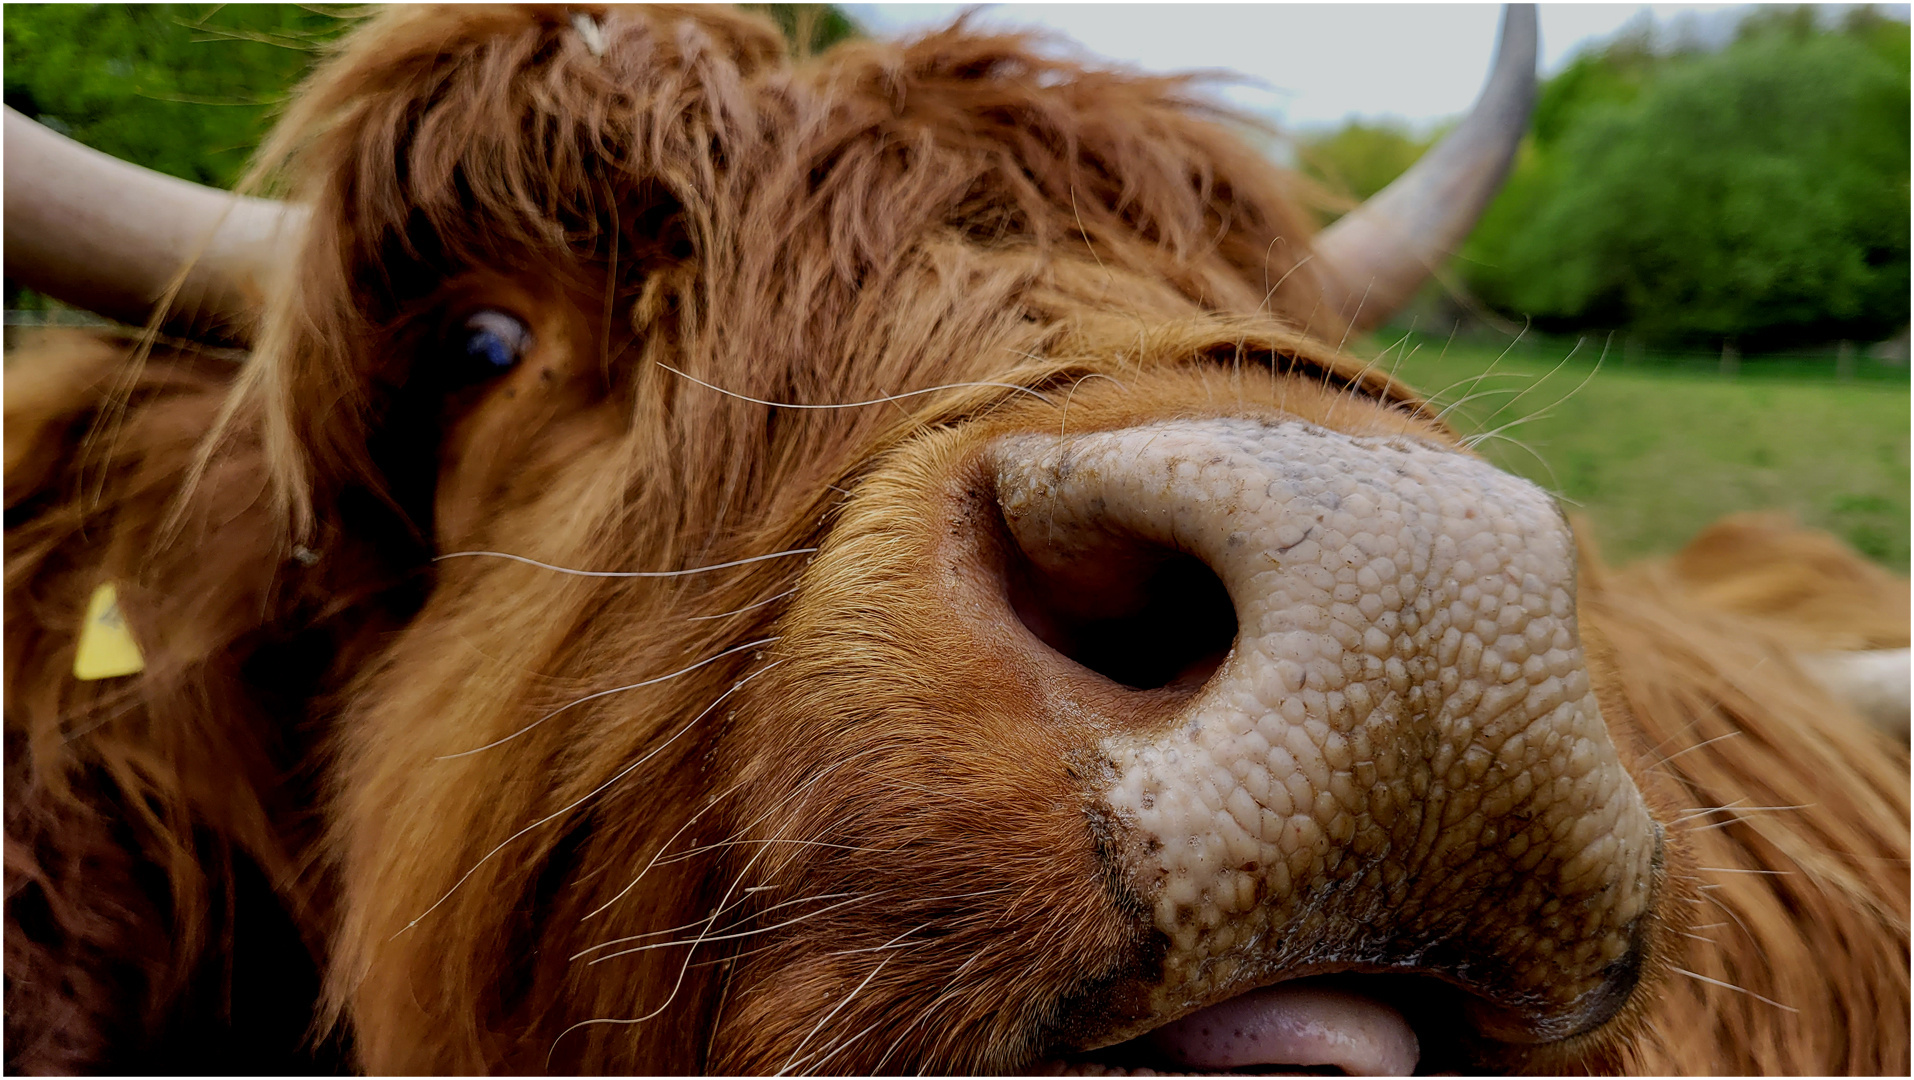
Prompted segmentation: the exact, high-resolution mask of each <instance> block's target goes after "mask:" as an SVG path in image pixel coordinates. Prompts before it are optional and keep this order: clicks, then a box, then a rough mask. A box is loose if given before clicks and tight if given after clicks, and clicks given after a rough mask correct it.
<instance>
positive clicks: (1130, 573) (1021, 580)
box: [1004, 530, 1236, 691]
mask: <svg viewBox="0 0 1914 1080" xmlns="http://www.w3.org/2000/svg"><path fill="white" fill-rule="evenodd" d="M1031 533H1034V535H1028V534H1027V535H1026V536H1025V537H1023V538H1019V539H1018V540H1008V541H1007V542H1006V543H1005V544H1004V548H1005V563H1006V565H1005V568H1004V585H1005V589H1006V592H1007V594H1008V597H1009V600H1010V606H1011V608H1012V610H1014V611H1015V612H1016V613H1017V618H1018V619H1020V620H1021V621H1022V622H1023V624H1024V626H1026V627H1028V628H1029V630H1030V632H1031V633H1033V634H1035V635H1036V636H1037V638H1038V639H1039V640H1041V641H1042V642H1043V643H1044V644H1046V645H1048V646H1050V647H1051V648H1052V649H1055V650H1056V651H1057V652H1058V653H1061V654H1062V655H1063V656H1065V657H1067V658H1069V659H1070V660H1073V661H1075V662H1076V663H1078V664H1081V665H1082V666H1084V667H1086V668H1089V669H1090V670H1091V671H1094V672H1096V673H1097V674H1099V675H1102V676H1103V677H1105V678H1107V679H1109V680H1111V681H1112V682H1116V683H1119V684H1121V685H1123V686H1127V687H1131V688H1132V689H1137V690H1155V689H1159V688H1169V689H1172V690H1185V691H1194V690H1195V689H1196V688H1198V687H1200V686H1202V685H1203V684H1204V683H1205V682H1207V681H1208V680H1209V677H1210V676H1211V675H1212V674H1214V673H1215V672H1216V670H1217V668H1219V667H1221V666H1222V663H1223V660H1224V658H1225V657H1227V656H1228V655H1229V650H1230V647H1231V645H1232V644H1234V643H1235V641H1236V607H1235V605H1234V604H1233V603H1232V602H1231V601H1230V596H1229V592H1228V590H1226V589H1225V588H1224V587H1223V583H1222V581H1221V580H1219V579H1218V578H1217V576H1216V574H1215V573H1214V572H1213V571H1211V570H1210V568H1209V567H1208V566H1205V565H1204V564H1203V563H1202V561H1201V560H1199V559H1196V558H1193V557H1192V556H1189V555H1186V554H1184V553H1182V552H1178V551H1174V550H1171V549H1167V548H1164V547H1161V546H1158V545H1156V544H1152V543H1149V542H1147V541H1144V540H1140V539H1137V538H1134V537H1128V536H1123V535H1118V534H1105V535H1102V536H1099V537H1098V538H1097V541H1096V542H1095V543H1093V544H1088V545H1086V544H1084V543H1083V536H1082V535H1081V534H1080V533H1078V534H1076V535H1073V536H1072V537H1071V538H1070V541H1071V542H1070V543H1068V544H1067V545H1066V544H1058V545H1055V546H1054V547H1044V546H1043V545H1042V544H1041V543H1040V542H1038V543H1033V541H1041V539H1042V530H1031ZM1020 541H1021V544H1027V545H1029V546H1032V547H1036V548H1038V550H1034V551H1032V550H1026V548H1025V547H1024V546H1021V545H1020Z"/></svg>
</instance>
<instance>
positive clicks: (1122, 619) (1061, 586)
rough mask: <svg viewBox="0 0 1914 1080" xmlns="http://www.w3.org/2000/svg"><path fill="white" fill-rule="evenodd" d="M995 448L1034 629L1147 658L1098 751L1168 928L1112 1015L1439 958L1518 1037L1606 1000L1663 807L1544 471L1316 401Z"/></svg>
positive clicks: (1564, 1028)
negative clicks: (1640, 764) (1621, 716)
mask: <svg viewBox="0 0 1914 1080" xmlns="http://www.w3.org/2000/svg"><path fill="white" fill-rule="evenodd" d="M986 459H987V460H986V472H987V473H988V475H989V476H990V477H991V478H992V479H993V481H994V486H995V499H996V502H997V505H998V507H999V509H1000V511H1001V516H1002V521H1003V523H1004V525H1005V526H1006V531H1007V533H1008V536H1009V538H1010V542H1011V543H1012V544H1014V547H1015V549H1016V551H1015V552H1014V553H1013V554H1012V557H1011V558H1010V560H1009V562H1010V564H1012V565H1011V569H1009V570H1008V571H1006V577H1007V579H1009V580H1008V584H1007V585H1006V589H1007V591H1008V593H1009V595H1010V598H1011V600H1012V601H1013V607H1014V609H1015V611H1016V612H1017V614H1018V617H1019V618H1020V619H1021V620H1022V621H1023V622H1024V624H1025V625H1026V626H1027V627H1029V629H1030V630H1031V631H1032V633H1031V635H1030V636H1029V638H1028V639H1027V640H1029V642H1030V645H1029V646H1028V647H1030V648H1034V649H1050V650H1054V651H1055V652H1058V653H1061V654H1062V655H1063V656H1064V657H1068V658H1070V660H1071V661H1072V662H1075V663H1077V664H1079V665H1080V666H1083V667H1087V668H1090V669H1092V670H1096V671H1100V672H1102V674H1103V675H1105V676H1107V677H1108V682H1109V683H1113V684H1120V686H1121V687H1124V688H1127V689H1120V688H1119V687H1118V686H1106V691H1103V692H1099V693H1097V694H1095V695H1091V696H1094V697H1095V698H1096V700H1095V701H1094V702H1091V703H1089V704H1087V705H1086V706H1085V707H1086V708H1091V709H1094V710H1096V711H1098V714H1099V715H1101V716H1105V717H1109V716H1112V715H1116V716H1117V718H1118V720H1119V721H1121V720H1122V717H1121V715H1120V714H1121V712H1122V705H1121V702H1122V701H1124V700H1128V699H1126V698H1125V697H1124V695H1125V694H1130V695H1133V697H1134V700H1135V701H1136V702H1137V703H1138V708H1137V711H1136V714H1135V717H1134V719H1133V720H1132V721H1131V722H1127V723H1126V722H1116V723H1110V724H1106V725H1105V726H1104V727H1102V728H1099V729H1098V730H1099V731H1100V732H1101V734H1100V735H1099V736H1098V737H1097V738H1096V741H1095V744H1094V746H1093V747H1090V748H1087V750H1086V754H1087V759H1088V763H1089V764H1088V767H1087V768H1086V769H1083V770H1081V772H1082V773H1083V775H1084V776H1085V781H1084V782H1085V794H1086V797H1087V798H1089V799H1092V800H1094V801H1095V803H1096V804H1097V805H1098V807H1099V808H1100V811H1101V812H1102V813H1104V814H1105V815H1107V818H1108V819H1109V820H1110V821H1112V822H1114V823H1115V824H1114V832H1115V834H1116V836H1117V838H1118V840H1117V850H1118V851H1119V855H1118V857H1117V861H1118V862H1120V864H1121V873H1122V874H1123V875H1125V878H1126V880H1127V882H1128V884H1129V887H1130V888H1131V889H1133V890H1134V893H1135V895H1137V896H1138V897H1140V898H1142V900H1143V901H1144V903H1145V905H1146V906H1147V908H1148V911H1149V918H1150V921H1151V922H1152V925H1153V927H1154V929H1155V930H1156V931H1158V932H1160V935H1161V939H1160V940H1161V942H1162V945H1163V947H1162V950H1161V960H1162V969H1161V977H1160V978H1159V979H1156V980H1155V982H1154V985H1153V986H1152V988H1151V989H1150V990H1149V994H1150V997H1151V1000H1150V1002H1149V1006H1148V1008H1145V1009H1139V1010H1137V1011H1136V1022H1135V1025H1134V1027H1133V1029H1132V1030H1125V1029H1123V1028H1122V1026H1121V1025H1119V1026H1118V1029H1117V1030H1115V1031H1112V1032H1111V1033H1110V1038H1112V1039H1116V1038H1121V1037H1126V1036H1127V1035H1129V1034H1134V1033H1135V1030H1140V1029H1141V1028H1143V1027H1148V1026H1151V1025H1153V1024H1156V1023H1160V1022H1161V1021H1162V1020H1163V1019H1164V1018H1166V1017H1175V1016H1182V1015H1186V1014H1189V1013H1191V1012H1192V1011H1195V1010H1199V1009H1203V1008H1206V1007H1212V1006H1215V1005H1217V1003H1219V1002H1221V1001H1223V1000H1224V999H1227V998H1231V997H1233V996H1235V995H1239V994H1243V993H1245V992H1247V991H1251V990H1254V989H1256V988H1258V987H1262V986H1266V985H1269V984H1272V983H1276V982H1280V981H1282V980H1284V979H1288V978H1293V977H1296V976H1304V975H1312V974H1317V973H1320V972H1325V971H1352V970H1354V971H1414V972H1423V973H1431V974H1434V975H1436V976H1438V977H1440V978H1442V979H1444V980H1446V981H1449V982H1452V983H1456V984H1459V985H1461V986H1463V987H1464V988H1466V989H1467V990H1469V991H1471V992H1472V993H1473V994H1474V995H1475V996H1476V998H1477V999H1478V1000H1480V1001H1481V1002H1483V1003H1484V1007H1483V1008H1482V1009H1481V1010H1480V1011H1479V1012H1478V1014H1477V1015H1476V1016H1475V1019H1476V1021H1477V1022H1478V1024H1479V1025H1480V1026H1482V1027H1483V1028H1484V1029H1485V1030H1486V1031H1487V1033H1488V1034H1490V1035H1492V1036H1494V1037H1496V1038H1499V1039H1504V1040H1508V1041H1518V1042H1543V1041H1548V1040H1552V1039H1557V1038H1562V1037H1566V1036H1569V1035H1572V1034H1576V1033H1579V1032H1582V1031H1586V1030H1588V1029H1590V1028H1592V1027H1593V1026H1595V1025H1598V1024H1599V1023H1600V1022H1602V1021H1603V1020H1605V1019H1607V1018H1608V1017H1609V1016H1610V1015H1612V1014H1613V1013H1614V1011H1615V1010H1616V1009H1617V1008H1618V1007H1619V1005H1620V1004H1621V1002H1622V1001H1623V1000H1625V999H1626V997H1627V993H1628V991H1629V990H1630V989H1631V988H1632V986H1633V982H1634V979H1635V977H1636V974H1637V972H1636V965H1637V964H1638V963H1639V959H1640V951H1641V941H1640V937H1641V934H1642V933H1643V922H1644V920H1643V916H1644V912H1645V911H1647V909H1648V908H1649V906H1650V903H1651V900H1652V897H1653V893H1654V890H1655V889H1656V888H1657V877H1658V874H1659V871H1658V865H1659V857H1660V830H1659V828H1658V826H1656V824H1655V823H1654V821H1653V820H1652V819H1651V817H1650V816H1649V814H1648V812H1647V809H1646V808H1645V806H1644V803H1643V800H1642V796H1641V794H1640V792H1639V791H1638V790H1637V788H1636V786H1635V784H1634V782H1633V781H1632V780H1631V778H1630V777H1629V776H1628V774H1627V773H1626V771H1625V770H1624V769H1623V767H1622V765H1621V763H1620V761H1619V760H1618V758H1617V754H1616V751H1615V749H1614V747H1613V745H1612V744H1611V743H1610V741H1609V737H1608V734H1607V731H1606V729H1605V727H1604V724H1603V719H1602V715H1601V712H1600V709H1599V708H1598V706H1597V702H1596V697H1595V694H1594V692H1593V690H1592V689H1591V686H1590V681H1589V675H1588V672H1587V670H1586V666H1585V662H1584V657H1583V649H1582V643H1581V640H1580V637H1579V635H1578V631H1577V626H1576V607H1575V551H1574V544H1573V540H1572V537H1571V534H1570V532H1569V529H1568V527H1567V526H1566V524H1565V523H1564V521H1563V519H1562V516H1561V514H1560V513H1559V511H1558V510H1557V508H1556V506H1555V504H1554V502H1553V501H1552V500H1551V499H1550V498H1549V497H1548V496H1547V495H1546V494H1544V493H1543V492H1542V491H1540V490H1538V489H1537V488H1536V487H1534V486H1533V485H1531V484H1529V483H1527V482H1526V481H1523V480H1520V479H1517V478H1515V477H1512V476H1509V475H1507V474H1505V473H1502V472H1499V471H1497V470H1495V469H1493V468H1491V467H1489V466H1488V465H1486V464H1485V463H1483V462H1481V461H1480V460H1478V459H1476V458H1474V457H1471V456H1469V455H1467V454H1464V453H1462V452H1459V451H1456V450H1454V449H1452V448H1448V447H1444V446H1437V445H1434V444H1430V443H1424V442H1421V441H1418V440H1415V439H1411V438H1404V437H1363V436H1352V435H1345V434H1341V433H1338V432H1334V431H1330V430H1326V429H1323V428H1320V427H1316V426H1313V425H1311V424H1308V423H1304V422H1301V421H1275V420H1258V419H1244V418H1211V419H1191V420H1170V421H1164V422H1160V423H1153V424H1149V425H1146V426H1142V427H1135V428H1128V429H1123V430H1116V431H1104V432H1093V433H1085V434H1073V435H1064V436H1057V435H1021V436H1014V437H1007V438H1003V439H1000V440H998V441H997V442H995V443H993V444H992V445H991V446H990V447H989V449H988V451H987V453H986ZM1041 643H1047V644H1041ZM1085 685H1089V684H1088V683H1086V684H1085ZM1112 702H1116V703H1118V704H1116V705H1112Z"/></svg>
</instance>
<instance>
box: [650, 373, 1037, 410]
mask: <svg viewBox="0 0 1914 1080" xmlns="http://www.w3.org/2000/svg"><path fill="white" fill-rule="evenodd" d="M658 366H659V367H661V368H664V369H665V370H666V371H669V372H671V373H672V374H673V375H677V376H679V377H680V378H685V379H690V380H691V381H692V382H694V383H697V384H698V385H699V386H702V387H704V388H705V389H707V390H715V391H717V392H718V393H720V394H723V395H724V396H726V397H733V398H737V399H738V400H739V401H748V402H750V403H752V404H753V405H769V406H771V407H772V408H774V409H861V408H863V407H864V406H866V405H883V404H887V403H889V402H893V401H902V400H904V399H905V398H914V397H922V396H923V395H925V394H935V393H937V392H939V391H941V390H961V389H964V388H966V387H973V386H994V387H996V388H997V389H999V390H1015V391H1016V392H1018V393H1020V394H1029V395H1030V396H1031V397H1033V398H1036V399H1037V400H1038V401H1041V402H1043V403H1044V404H1045V405H1054V404H1055V402H1053V401H1051V400H1050V399H1049V398H1047V397H1044V396H1043V395H1042V394H1039V393H1038V392H1036V391H1035V390H1032V389H1030V388H1029V387H1028V386H1018V385H1017V384H1016V383H1004V382H954V383H945V384H943V385H942V386H928V387H925V388H924V389H922V390H906V391H905V392H903V393H901V394H885V395H884V396H883V397H875V398H871V399H870V400H869V401H844V402H838V403H836V404H831V405H804V404H799V403H797V402H790V401H766V400H765V399H763V398H754V397H752V396H750V395H749V394H740V393H738V392H737V391H735V390H726V389H725V388H724V387H722V386H713V385H712V384H711V383H708V382H705V381H704V380H703V379H700V378H698V377H697V376H696V375H687V374H685V373H684V372H682V371H679V370H678V369H677V368H675V367H672V366H671V365H670V364H667V363H663V362H658Z"/></svg>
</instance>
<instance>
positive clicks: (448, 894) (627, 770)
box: [388, 660, 784, 940]
mask: <svg viewBox="0 0 1914 1080" xmlns="http://www.w3.org/2000/svg"><path fill="white" fill-rule="evenodd" d="M783 662H784V661H782V660H774V661H772V662H771V663H769V664H766V665H765V666H764V667H762V668H759V669H758V670H757V671H754V672H752V673H751V674H750V675H747V676H745V677H744V678H742V679H739V680H738V681H737V682H736V683H734V684H732V686H731V689H730V690H726V691H725V692H724V693H722V694H720V695H718V698H717V700H716V701H713V702H712V703H711V704H709V705H707V706H705V707H704V711H703V712H701V713H699V714H698V715H696V716H694V717H692V718H691V719H690V720H689V721H687V722H686V723H685V726H683V727H681V728H679V729H678V730H677V731H676V732H674V733H673V734H672V736H671V738H669V739H666V740H665V741H664V742H662V743H659V744H658V745H657V746H656V747H655V748H653V749H652V751H651V752H650V753H648V754H646V755H645V756H644V757H641V758H639V759H638V760H637V761H634V762H632V763H631V764H630V765H627V766H625V767H624V768H623V769H621V770H619V772H618V775H616V776H614V777H612V778H611V779H609V780H607V781H605V782H604V783H602V784H600V785H598V786H597V787H595V788H593V789H591V790H590V791H588V792H586V793H585V794H583V795H581V796H579V797H578V798H577V799H576V800H575V801H573V802H572V803H571V805H569V806H566V807H564V808H563V809H560V810H555V811H553V812H552V813H550V814H547V815H546V816H544V817H542V818H539V819H538V820H537V821H534V822H532V823H531V824H530V825H527V826H525V827H524V828H522V829H520V830H518V831H517V832H515V833H513V834H512V835H510V836H508V837H506V838H505V839H504V840H501V841H500V842H499V845H498V846H497V847H495V848H493V849H492V850H490V851H488V852H486V853H485V856H484V857H483V858H481V859H479V861H478V862H475V863H473V864H472V868H471V869H469V870H467V871H466V872H465V873H464V874H463V875H461V876H460V877H459V879H458V880H457V881H455V882H453V883H452V887H451V888H449V889H447V890H445V895H444V896H441V897H439V898H438V899H437V900H434V901H433V902H432V906H431V907H429V908H426V909H425V910H424V911H421V912H420V913H419V914H418V917H417V918H415V919H413V920H412V921H411V922H409V923H406V924H405V925H404V926H402V927H400V928H399V930H398V933H395V934H393V935H392V938H390V939H388V940H394V939H397V938H398V936H399V934H403V933H405V932H406V931H407V930H410V929H412V928H413V927H415V926H417V925H419V922H420V920H422V919H424V918H425V917H426V916H427V915H430V914H432V913H433V912H434V911H437V910H438V909H439V905H440V904H443V903H445V902H446V901H447V900H449V899H451V898H452V894H453V893H455V892H458V891H459V886H461V885H463V884H465V883H466V881H468V880H470V879H471V877H472V875H473V874H476V873H478V869H479V867H481V866H484V865H485V864H486V863H487V862H488V861H490V860H491V858H492V856H494V855H497V854H498V853H499V852H501V851H504V850H505V848H506V847H507V846H508V845H509V844H511V842H512V841H514V840H516V839H518V838H519V837H521V836H524V835H525V834H526V833H528V832H531V831H532V830H533V829H536V828H538V827H539V826H541V825H544V824H546V823H548V822H551V821H555V820H557V819H558V818H560V817H562V816H564V815H565V814H568V813H570V812H572V811H573V810H575V809H577V808H578V807H579V806H581V805H583V804H584V803H585V801H586V800H588V799H591V798H593V797H594V796H596V795H597V794H598V793H599V792H602V791H604V790H605V789H606V788H608V787H610V786H612V785H613V784H615V783H617V782H618V781H620V780H622V779H624V778H625V777H626V776H628V775H630V774H631V771H632V770H633V769H636V768H638V767H639V766H640V765H643V764H644V763H645V762H647V761H650V760H651V759H652V758H654V757H657V756H658V755H659V754H661V753H663V752H664V751H665V748H666V747H668V746H670V745H671V744H672V743H674V742H677V741H678V737H679V736H681V735H683V734H684V733H685V732H687V731H690V730H691V729H692V727H693V726H695V725H696V724H697V723H698V721H700V720H703V719H704V718H705V717H707V716H709V715H711V710H713V709H715V708H717V707H718V705H719V703H720V702H722V701H724V699H725V698H728V697H730V696H731V695H732V694H733V693H734V692H736V691H737V689H738V687H740V686H743V685H744V684H745V683H748V682H750V681H751V680H752V679H755V678H757V677H758V676H759V675H762V674H764V673H765V672H767V671H769V670H771V669H772V668H774V667H776V666H778V665H779V664H781V663H783Z"/></svg>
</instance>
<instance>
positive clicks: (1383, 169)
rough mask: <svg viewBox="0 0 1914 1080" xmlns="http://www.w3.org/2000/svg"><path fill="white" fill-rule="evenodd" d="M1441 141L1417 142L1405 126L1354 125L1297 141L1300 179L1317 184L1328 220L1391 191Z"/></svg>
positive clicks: (1434, 138)
mask: <svg viewBox="0 0 1914 1080" xmlns="http://www.w3.org/2000/svg"><path fill="white" fill-rule="evenodd" d="M1436 138H1437V136H1435V135H1430V136H1428V137H1426V138H1418V137H1417V136H1416V135H1415V134H1414V133H1412V132H1411V131H1410V130H1409V128H1408V127H1407V126H1406V125H1403V124H1394V123H1389V122H1386V121H1385V122H1383V123H1377V124H1369V123H1363V122H1362V121H1360V120H1357V121H1351V122H1350V123H1347V124H1344V125H1343V126H1342V127H1339V128H1336V129H1335V130H1333V131H1330V132H1326V133H1323V134H1317V135H1308V136H1304V137H1303V138H1300V139H1298V140H1297V141H1296V161H1297V165H1298V167H1299V168H1300V171H1301V172H1302V174H1303V175H1304V176H1305V177H1307V178H1309V179H1310V180H1313V181H1315V182H1316V184H1317V185H1318V187H1319V188H1320V189H1321V192H1322V194H1323V196H1324V198H1323V199H1322V201H1324V202H1326V203H1327V204H1328V207H1329V209H1330V210H1331V211H1332V212H1331V214H1330V220H1334V218H1335V217H1336V216H1340V214H1341V213H1342V212H1344V211H1347V210H1349V209H1351V208H1353V207H1354V206H1355V205H1356V204H1357V203H1360V202H1361V201H1362V200H1364V199H1367V198H1368V197H1369V196H1371V195H1374V194H1375V193H1376V192H1378V191H1381V190H1382V189H1383V188H1385V187H1388V186H1389V182H1390V181H1391V180H1394V179H1395V178H1396V177H1398V176H1400V175H1402V173H1403V172H1404V170H1406V169H1408V168H1409V166H1411V165H1413V164H1415V161H1416V159H1417V158H1419V157H1421V156H1422V153H1423V151H1425V150H1427V149H1429V147H1430V146H1432V145H1434V144H1435V141H1436Z"/></svg>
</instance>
